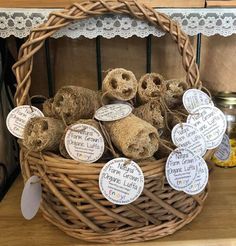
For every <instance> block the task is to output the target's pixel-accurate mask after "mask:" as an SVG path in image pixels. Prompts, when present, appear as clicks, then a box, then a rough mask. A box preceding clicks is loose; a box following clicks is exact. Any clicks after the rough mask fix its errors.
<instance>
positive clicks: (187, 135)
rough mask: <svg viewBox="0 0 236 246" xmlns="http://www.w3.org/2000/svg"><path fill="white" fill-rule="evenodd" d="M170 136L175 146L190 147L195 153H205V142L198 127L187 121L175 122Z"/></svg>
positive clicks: (201, 154)
mask: <svg viewBox="0 0 236 246" xmlns="http://www.w3.org/2000/svg"><path fill="white" fill-rule="evenodd" d="M171 138H172V141H173V143H174V144H175V145H176V146H177V147H183V148H185V149H190V150H192V151H193V153H194V154H195V155H200V156H203V155H205V153H206V142H205V139H204V137H203V135H202V134H201V133H200V132H199V131H198V129H197V128H196V127H194V126H192V125H190V124H188V123H182V124H177V125H175V127H174V128H173V129H172V131H171Z"/></svg>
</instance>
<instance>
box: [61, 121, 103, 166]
mask: <svg viewBox="0 0 236 246" xmlns="http://www.w3.org/2000/svg"><path fill="white" fill-rule="evenodd" d="M65 147H66V150H67V152H68V154H69V155H70V157H71V158H72V159H74V160H76V161H81V162H87V163H92V162H95V161H97V160H98V159H100V158H101V157H102V155H103V152H104V148H105V145H104V139H103V137H102V135H101V133H100V132H99V131H98V130H97V129H96V128H94V127H93V126H90V125H87V124H74V125H72V126H71V127H70V128H69V129H68V130H67V132H66V135H65Z"/></svg>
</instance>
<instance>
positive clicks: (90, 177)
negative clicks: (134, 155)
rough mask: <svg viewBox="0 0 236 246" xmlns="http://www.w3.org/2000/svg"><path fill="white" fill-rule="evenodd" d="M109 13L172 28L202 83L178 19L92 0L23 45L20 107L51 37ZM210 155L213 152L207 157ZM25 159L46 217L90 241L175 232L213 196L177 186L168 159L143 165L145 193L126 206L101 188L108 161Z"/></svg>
mask: <svg viewBox="0 0 236 246" xmlns="http://www.w3.org/2000/svg"><path fill="white" fill-rule="evenodd" d="M106 13H119V14H129V15H131V16H132V17H133V18H138V19H141V20H144V21H147V22H149V23H150V24H152V25H155V26H158V27H159V28H161V29H163V30H164V31H166V32H169V33H170V35H171V37H172V39H173V40H174V41H175V42H176V43H177V45H178V49H179V53H180V54H181V56H182V62H183V67H184V69H185V71H186V73H187V82H188V83H189V85H190V87H197V88H200V87H201V82H200V81H199V71H198V67H197V65H196V62H195V57H194V52H193V49H192V47H191V44H190V42H189V39H188V37H187V35H186V34H184V33H183V32H182V31H181V29H180V27H179V26H178V24H177V23H176V22H174V21H172V20H170V19H169V18H168V17H167V16H166V15H164V14H161V13H157V12H156V11H155V10H154V9H152V8H149V7H147V6H145V5H143V4H141V3H139V2H136V1H135V0H130V1H115V2H114V1H108V0H99V1H93V0H88V1H85V2H82V3H80V4H77V3H75V4H73V5H71V6H70V7H68V8H66V9H65V10H64V11H62V12H56V13H52V14H51V15H50V17H49V19H48V21H47V22H46V23H45V24H43V25H41V26H39V27H38V28H36V29H34V30H33V31H32V32H31V34H30V36H29V38H28V40H27V41H26V42H25V43H24V44H23V45H22V47H21V49H20V51H19V61H18V62H17V63H16V64H15V65H14V71H15V74H16V78H17V82H18V87H17V91H16V95H15V100H16V104H17V105H18V106H19V105H22V104H27V99H28V92H29V89H30V85H31V72H32V67H33V56H34V54H35V53H36V52H37V51H38V50H39V49H40V48H41V47H42V46H43V45H44V41H45V39H46V38H48V37H50V36H51V35H52V34H53V33H55V32H56V31H57V30H58V29H59V28H62V27H65V26H66V25H68V24H69V23H70V22H71V21H74V20H81V19H85V18H88V17H91V16H95V15H102V14H106ZM209 157H210V153H209V152H208V153H207V155H206V156H205V159H209ZM20 159H21V168H22V175H23V177H24V180H25V181H26V180H27V179H28V178H29V177H30V176H32V175H38V176H41V178H42V180H41V182H42V187H43V201H42V204H41V211H42V213H43V216H44V217H45V219H46V220H48V221H49V222H51V223H52V224H54V225H56V226H57V227H58V228H60V229H61V230H62V231H64V232H65V233H67V234H68V235H70V236H72V237H75V238H78V239H82V240H86V241H91V242H100V243H111V242H115V243H127V242H139V241H145V240H151V239H155V238H160V237H163V236H166V235H169V234H172V233H174V232H175V231H176V230H178V229H180V228H181V227H183V226H184V225H186V224H188V223H189V222H191V221H192V220H193V219H194V218H195V217H196V216H197V215H198V214H199V212H200V211H201V210H202V207H203V202H204V200H205V199H206V197H207V189H206V190H204V191H203V192H202V193H201V194H199V195H196V196H189V195H187V194H185V193H184V192H178V191H175V190H173V189H172V188H171V187H170V186H169V185H168V184H167V182H166V181H165V177H164V169H165V161H166V159H161V160H157V161H153V162H144V163H139V165H140V167H141V168H142V170H143V172H144V176H145V187H144V190H143V193H142V194H141V196H140V197H139V198H138V199H137V200H136V201H135V202H133V203H132V204H129V205H124V206H117V205H114V204H111V203H110V202H109V201H107V200H106V199H105V198H104V197H103V195H102V194H101V192H100V190H99V187H98V176H99V173H100V170H101V168H102V167H103V165H104V163H96V164H86V163H78V162H76V161H74V160H67V159H63V158H62V157H60V156H57V155H55V154H53V153H44V154H43V156H42V155H41V154H39V153H36V152H31V153H27V150H26V149H25V148H24V147H23V146H21V152H20Z"/></svg>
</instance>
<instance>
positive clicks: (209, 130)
mask: <svg viewBox="0 0 236 246" xmlns="http://www.w3.org/2000/svg"><path fill="white" fill-rule="evenodd" d="M187 123H189V124H191V125H193V126H195V127H196V128H197V129H198V131H199V132H200V133H202V135H203V136H204V138H205V141H206V147H207V149H214V148H216V147H217V146H218V145H219V141H220V139H222V136H223V134H224V133H225V130H226V127H227V122H226V118H225V115H224V114H223V113H222V111H220V110H219V109H218V108H216V107H212V106H200V107H198V108H196V109H195V110H193V112H192V114H191V115H189V116H188V118H187Z"/></svg>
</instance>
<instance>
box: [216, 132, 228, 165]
mask: <svg viewBox="0 0 236 246" xmlns="http://www.w3.org/2000/svg"><path fill="white" fill-rule="evenodd" d="M230 154H231V145H230V141H229V137H228V136H227V135H226V134H224V136H223V139H222V141H221V143H220V145H219V147H218V149H217V150H216V152H215V154H214V156H215V157H216V158H217V159H218V160H220V161H227V160H228V159H229V157H230Z"/></svg>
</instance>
